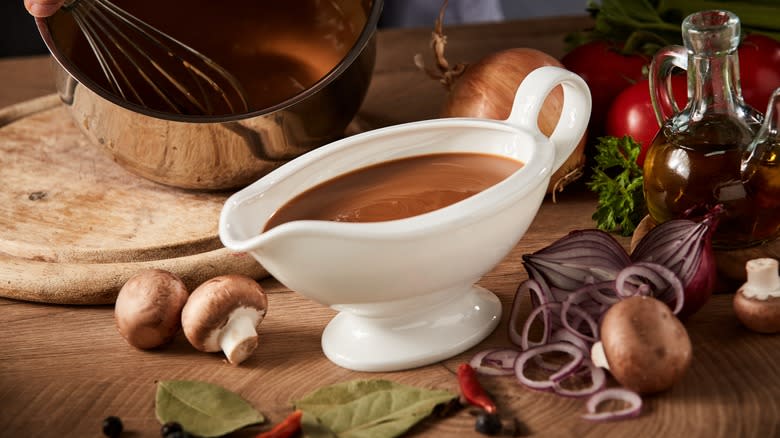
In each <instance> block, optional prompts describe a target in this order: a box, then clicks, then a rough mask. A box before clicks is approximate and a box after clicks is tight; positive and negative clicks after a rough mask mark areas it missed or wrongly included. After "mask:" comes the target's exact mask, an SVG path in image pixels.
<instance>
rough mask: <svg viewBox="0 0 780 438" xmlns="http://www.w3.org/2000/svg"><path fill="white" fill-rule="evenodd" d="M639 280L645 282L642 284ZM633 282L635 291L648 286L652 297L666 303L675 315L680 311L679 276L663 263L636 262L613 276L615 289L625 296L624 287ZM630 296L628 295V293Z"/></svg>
mask: <svg viewBox="0 0 780 438" xmlns="http://www.w3.org/2000/svg"><path fill="white" fill-rule="evenodd" d="M639 282H645V283H643V284H641V283H639ZM628 284H633V285H634V286H635V287H636V288H635V293H637V291H638V292H641V290H642V286H643V285H646V286H649V287H650V289H651V291H652V293H651V294H650V295H652V296H653V297H655V298H657V299H658V300H660V301H662V302H664V303H666V304H667V305H668V306H669V308H671V309H672V313H674V314H675V315H676V314H677V313H679V312H680V310H681V309H682V307H683V304H684V302H685V296H684V290H683V285H682V282H681V281H680V278H679V277H678V276H677V275H676V274H675V273H674V272H672V271H671V270H669V269H668V268H666V267H665V266H663V265H659V264H657V263H650V262H637V263H634V264H633V265H631V266H628V267H626V268H624V269H623V270H622V271H620V272H619V273H618V275H617V277H616V278H615V289H616V290H617V291H618V294H620V295H621V296H626V295H627V293H626V292H625V290H630V289H631V288H630V287H626V285H628ZM629 296H630V295H629Z"/></svg>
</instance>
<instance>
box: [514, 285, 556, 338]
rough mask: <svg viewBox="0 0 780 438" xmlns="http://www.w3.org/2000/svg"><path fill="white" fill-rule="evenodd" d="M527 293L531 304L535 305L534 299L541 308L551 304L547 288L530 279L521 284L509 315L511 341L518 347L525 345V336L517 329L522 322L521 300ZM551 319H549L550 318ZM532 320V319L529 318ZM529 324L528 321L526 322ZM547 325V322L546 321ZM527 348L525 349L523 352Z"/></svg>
mask: <svg viewBox="0 0 780 438" xmlns="http://www.w3.org/2000/svg"><path fill="white" fill-rule="evenodd" d="M526 292H528V293H529V295H530V297H531V303H532V304H533V302H534V298H536V300H537V305H538V306H541V305H544V304H547V303H549V302H550V299H549V295H548V294H549V292H548V293H545V287H544V286H542V284H540V282H538V281H536V280H534V279H531V278H529V279H528V280H525V281H524V282H522V283H520V285H519V286H518V287H517V291H516V292H515V298H514V301H513V302H512V310H511V312H510V313H509V323H508V326H509V327H508V331H509V340H510V341H511V342H512V343H513V344H515V345H518V346H522V345H523V341H522V340H523V335H522V333H520V332H518V331H517V327H518V325H519V321H520V308H521V300H522V297H523V295H525V294H526ZM548 318H549V317H548ZM528 319H530V318H528ZM526 323H527V320H526ZM545 324H546V321H545ZM526 348H527V346H526V347H523V350H525V349H526Z"/></svg>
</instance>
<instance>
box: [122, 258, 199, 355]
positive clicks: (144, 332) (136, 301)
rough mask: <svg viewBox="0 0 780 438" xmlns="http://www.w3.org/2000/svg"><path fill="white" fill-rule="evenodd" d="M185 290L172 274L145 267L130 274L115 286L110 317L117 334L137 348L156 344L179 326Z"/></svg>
mask: <svg viewBox="0 0 780 438" xmlns="http://www.w3.org/2000/svg"><path fill="white" fill-rule="evenodd" d="M188 296H189V292H188V291H187V287H186V286H185V285H184V282H183V281H182V280H181V278H179V277H178V276H177V275H176V274H173V273H171V272H168V271H163V270H160V269H147V270H143V271H140V272H138V273H136V274H135V275H133V276H132V277H130V278H129V279H128V280H127V282H125V284H124V285H123V286H122V288H121V289H120V290H119V294H118V295H117V298H116V303H115V305H114V320H115V321H116V327H117V329H118V330H119V334H121V335H122V337H123V338H125V340H126V341H127V342H128V343H129V344H130V345H132V346H134V347H136V348H140V349H149V348H155V347H159V346H160V345H163V344H166V343H168V342H170V341H171V339H173V337H174V336H175V335H176V333H178V331H179V329H180V328H181V312H182V308H183V307H184V303H185V302H187V297H188Z"/></svg>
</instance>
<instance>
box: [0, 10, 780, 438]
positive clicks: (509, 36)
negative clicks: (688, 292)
mask: <svg viewBox="0 0 780 438" xmlns="http://www.w3.org/2000/svg"><path fill="white" fill-rule="evenodd" d="M586 24H587V21H586V20H585V19H583V18H563V19H548V20H539V21H529V22H509V23H503V24H495V25H476V26H462V27H457V28H451V29H445V31H446V33H447V34H448V35H449V46H448V57H449V59H450V60H451V61H452V62H458V61H474V60H476V59H478V58H479V57H480V56H482V55H485V54H487V53H489V52H492V51H495V50H498V49H501V48H508V47H522V46H525V47H535V48H539V49H541V50H544V51H546V52H549V53H551V54H554V55H557V56H559V55H561V54H562V53H563V51H564V45H563V35H564V34H565V33H567V32H569V31H571V30H574V29H578V28H581V27H583V26H585V25H586ZM429 35H430V32H429V30H427V29H419V30H388V31H382V32H380V34H379V39H378V42H379V52H378V60H377V67H376V74H375V76H374V80H373V83H372V86H371V89H370V90H369V95H368V98H367V100H366V102H365V105H364V107H363V109H362V111H361V113H360V119H361V122H362V123H364V124H365V125H366V126H368V127H377V126H383V125H387V124H393V123H399V122H405V121H409V120H416V119H422V118H430V117H433V116H435V114H436V112H437V110H438V107H439V105H440V104H441V102H442V99H444V97H445V93H444V92H443V90H441V88H440V87H439V85H438V84H437V83H435V82H434V81H431V80H429V79H427V78H426V77H425V76H424V75H423V74H422V73H420V72H419V71H417V70H416V69H415V67H414V65H413V62H412V57H413V55H414V54H415V53H423V54H425V55H426V58H427V59H430V57H429V47H428V38H429ZM594 61H596V60H594ZM0 84H2V86H1V87H2V88H0V107H4V106H7V105H11V104H14V103H17V102H21V101H24V100H27V99H30V98H33V97H36V96H40V95H44V94H48V93H51V92H53V87H52V85H51V82H50V69H49V61H48V59H47V58H45V57H33V58H28V59H21V58H20V59H5V60H0ZM0 172H2V168H0ZM594 208H595V202H594V198H593V196H592V195H590V194H589V193H588V192H587V190H585V189H584V188H583V186H582V184H581V183H580V184H579V185H578V187H574V188H573V189H571V190H568V191H566V192H564V193H563V194H562V195H561V196H559V198H558V202H557V203H555V204H554V203H552V202H550V201H549V200H547V201H545V203H544V205H543V206H542V208H541V210H540V212H539V215H538V216H537V218H536V220H535V221H534V223H533V225H532V227H531V229H530V230H529V231H528V233H527V235H526V236H525V237H524V238H523V240H522V241H521V242H520V243H519V244H518V246H517V247H516V248H515V249H514V250H513V252H512V253H511V254H510V255H509V256H508V257H507V258H506V259H505V260H504V261H503V262H502V263H501V264H500V265H499V266H497V267H496V268H495V269H494V270H493V271H492V272H491V273H489V274H488V275H486V276H485V277H484V278H483V279H482V281H481V283H480V284H481V285H483V286H485V287H487V288H488V289H490V290H492V291H494V292H495V293H496V294H497V295H498V296H499V297H500V299H501V301H502V303H503V305H504V309H505V312H504V317H503V319H502V322H501V325H500V326H499V328H498V329H497V330H496V331H495V332H494V333H493V334H492V335H491V336H490V337H489V338H488V339H487V340H486V341H484V342H483V343H482V344H480V345H479V346H478V347H475V348H474V349H472V350H470V351H468V352H465V353H463V354H461V355H459V356H457V357H454V358H452V359H450V360H446V361H443V362H442V363H439V364H435V365H430V366H427V367H423V368H419V369H415V370H410V371H404V372H394V373H373V374H372V373H360V372H353V371H349V370H346V369H343V368H340V367H338V366H335V365H333V364H332V363H330V362H329V361H328V360H327V359H326V358H325V357H324V355H323V354H322V352H321V349H320V334H321V333H322V330H323V328H324V327H325V324H326V323H327V322H328V320H329V319H330V318H331V317H332V316H333V315H334V312H333V311H332V310H330V309H328V308H326V307H323V306H321V305H318V304H316V303H313V302H311V301H309V300H307V299H304V298H303V297H301V296H299V295H297V294H296V293H294V292H292V291H290V290H287V289H286V288H285V287H283V286H281V285H279V284H278V283H276V282H275V281H274V280H273V279H265V280H263V281H262V283H263V285H264V286H265V287H266V289H267V290H268V291H269V294H270V297H269V308H270V311H269V314H268V316H267V319H266V320H265V321H264V322H263V325H262V330H261V345H260V348H259V349H258V350H257V352H256V353H255V355H254V356H252V357H251V358H250V359H249V360H247V361H246V362H245V363H243V364H242V365H241V366H238V367H234V366H230V365H227V364H225V363H223V360H222V358H221V357H220V356H219V355H217V354H205V353H200V352H197V351H195V350H193V349H192V348H191V347H190V346H189V345H188V344H187V341H186V339H184V337H183V336H182V335H180V336H178V337H177V338H176V339H175V341H174V342H173V343H172V345H169V346H168V347H166V348H163V349H161V350H158V351H139V350H135V349H133V348H131V347H129V346H128V345H127V344H126V343H125V342H124V341H123V340H122V338H121V337H120V336H119V335H118V333H117V331H116V329H115V327H114V322H113V309H112V307H110V306H95V307H77V306H58V305H44V304H32V303H25V302H17V301H13V300H7V299H0V436H2V437H99V436H101V433H100V425H101V422H102V419H103V418H104V417H106V416H108V415H118V416H120V417H121V418H122V419H123V421H124V423H125V426H126V430H128V431H129V433H128V434H127V435H126V436H133V437H155V436H159V432H158V431H159V424H158V422H157V420H156V419H155V415H154V393H155V382H156V381H158V380H164V379H197V380H205V381H209V382H213V383H217V384H220V385H222V386H224V387H226V388H228V389H230V390H233V391H236V392H237V393H239V394H240V395H241V396H243V397H244V398H245V399H247V400H248V401H249V402H250V403H252V404H253V405H254V406H255V407H257V408H258V409H259V410H261V411H262V412H264V413H265V414H266V415H267V416H268V417H269V419H270V420H271V421H273V422H275V421H278V420H279V419H280V418H282V416H283V415H285V414H286V413H288V412H289V410H290V404H289V400H291V399H295V398H299V397H301V396H302V395H304V394H306V393H308V392H310V391H312V390H314V389H315V388H317V387H320V386H322V385H327V384H332V383H336V382H341V381H345V380H350V379H357V378H387V379H392V380H394V381H397V382H401V383H406V384H412V385H418V386H423V387H428V388H440V389H449V390H453V391H456V390H457V383H456V381H455V376H454V370H455V368H456V367H457V365H458V364H459V363H461V362H463V361H465V360H467V359H468V358H469V357H470V356H471V355H472V354H473V353H474V352H476V351H477V350H480V349H482V348H486V347H490V346H506V345H508V340H507V336H506V319H507V316H508V309H509V306H510V305H511V302H512V299H513V296H514V291H515V288H516V287H517V285H518V284H519V283H520V282H521V281H522V280H523V279H525V278H526V274H525V271H524V270H523V268H522V265H521V259H520V256H521V255H522V254H525V253H529V252H533V251H536V250H538V249H540V248H542V247H544V246H546V245H548V244H550V243H551V242H553V241H554V240H556V239H558V238H560V237H561V236H563V235H564V234H566V233H567V232H568V231H570V230H573V229H578V228H587V227H592V226H593V222H592V221H591V219H590V215H591V214H592V212H593V210H594ZM624 242H625V240H624ZM0 251H2V248H0ZM524 304H525V306H526V308H525V310H526V312H527V311H528V303H527V302H525V303H524ZM686 326H687V328H688V330H689V333H690V336H691V339H692V342H693V347H694V361H693V365H692V367H691V369H690V370H689V372H688V374H687V375H686V377H685V379H684V380H683V381H682V382H680V383H679V384H678V385H676V386H675V387H674V388H673V389H672V390H671V391H668V392H666V393H663V394H659V395H656V396H653V397H646V398H645V408H644V411H643V414H642V415H641V416H640V417H639V418H636V419H632V420H626V421H621V422H610V423H591V422H587V421H585V420H582V419H580V418H579V415H580V414H581V413H583V412H584V402H583V401H582V400H578V399H566V398H561V397H558V396H555V395H552V394H547V393H540V392H534V391H531V390H527V389H524V388H522V387H521V386H520V385H519V384H518V383H517V382H516V381H515V380H514V379H513V378H511V377H507V378H486V379H484V380H483V382H484V384H485V385H486V386H487V387H488V389H489V390H490V391H491V392H492V393H493V394H495V395H496V398H497V400H498V404H499V406H500V409H501V410H502V411H503V412H504V413H505V414H507V415H512V416H515V417H516V418H517V419H519V420H520V421H522V422H523V423H524V424H525V426H526V428H527V430H528V432H529V434H530V435H532V436H540V437H547V436H550V437H569V436H571V437H585V436H587V437H603V436H615V437H627V436H631V437H637V438H638V437H658V436H668V437H676V436H687V437H694V436H696V437H699V436H702V437H761V438H764V437H778V436H780V367H779V366H778V363H780V337H779V336H763V335H758V334H754V333H751V332H749V331H747V330H745V329H744V328H742V327H741V326H740V325H739V324H738V322H737V321H736V319H735V317H734V315H733V312H732V310H731V296H730V295H718V296H715V297H713V298H712V299H711V300H710V302H708V303H707V305H706V306H705V307H704V308H703V309H702V310H701V311H700V312H699V313H697V314H696V315H694V316H693V317H692V318H690V319H689V320H688V321H687V323H686ZM473 425H474V418H473V417H472V416H471V415H470V414H469V413H468V412H466V411H462V412H460V413H458V414H457V415H455V416H454V417H449V418H446V419H435V420H433V419H429V420H426V421H425V422H423V423H422V424H420V425H419V426H417V427H415V428H414V429H413V430H412V433H411V434H412V435H414V436H454V435H456V434H457V435H461V436H472V435H474V436H478V435H477V434H476V433H475V432H474V431H473ZM261 429H262V428H261V427H254V428H251V429H249V430H245V431H243V432H239V433H235V434H233V435H232V436H253V435H254V434H255V433H257V432H258V431H259V430H261ZM123 436H124V435H123Z"/></svg>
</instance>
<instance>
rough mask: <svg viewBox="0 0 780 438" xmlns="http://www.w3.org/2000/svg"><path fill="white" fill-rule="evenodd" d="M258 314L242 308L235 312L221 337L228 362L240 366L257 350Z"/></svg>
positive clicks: (220, 340) (220, 344)
mask: <svg viewBox="0 0 780 438" xmlns="http://www.w3.org/2000/svg"><path fill="white" fill-rule="evenodd" d="M257 319H258V318H257V312H256V311H253V310H251V309H248V308H245V307H242V308H239V309H236V310H234V311H233V312H232V313H231V314H230V317H229V318H228V322H227V324H225V327H224V328H223V329H222V332H221V334H220V337H219V346H220V348H222V351H223V352H224V353H225V356H227V359H228V362H230V363H232V364H239V363H241V362H243V361H244V360H245V359H246V358H247V357H249V355H250V354H252V352H253V351H255V349H256V348H257V330H255V327H257V324H258V320H257Z"/></svg>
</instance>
